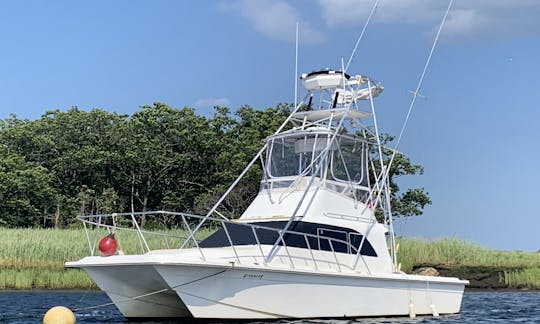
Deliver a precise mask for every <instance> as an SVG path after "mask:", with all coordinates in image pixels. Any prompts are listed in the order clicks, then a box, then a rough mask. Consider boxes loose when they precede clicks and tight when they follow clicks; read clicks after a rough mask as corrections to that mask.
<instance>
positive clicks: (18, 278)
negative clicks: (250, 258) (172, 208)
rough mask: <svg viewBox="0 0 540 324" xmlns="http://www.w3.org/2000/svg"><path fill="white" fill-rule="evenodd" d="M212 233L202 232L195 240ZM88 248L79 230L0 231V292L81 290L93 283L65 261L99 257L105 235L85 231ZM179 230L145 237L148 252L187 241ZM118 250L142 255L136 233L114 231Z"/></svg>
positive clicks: (176, 246) (142, 249)
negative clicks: (4, 290)
mask: <svg viewBox="0 0 540 324" xmlns="http://www.w3.org/2000/svg"><path fill="white" fill-rule="evenodd" d="M212 232H213V230H212V229H202V230H201V231H200V232H199V233H198V234H197V235H196V238H197V239H199V240H200V239H203V238H205V237H207V236H208V235H210V234H211V233H212ZM88 233H89V238H90V245H89V243H88V240H87V239H86V234H85V231H84V230H83V229H65V230H55V229H27V228H25V229H6V228H0V289H85V288H89V287H90V286H91V285H92V283H93V281H92V280H91V279H90V277H89V276H88V275H87V274H86V273H85V272H84V271H81V270H78V269H65V268H64V263H65V262H66V261H75V260H78V259H80V258H83V257H85V256H88V255H90V247H95V248H94V255H99V251H98V249H97V244H98V242H99V240H100V239H101V238H103V237H104V236H106V235H107V234H108V232H107V231H106V230H104V229H95V230H89V231H88ZM187 234H188V233H187V232H186V231H183V230H167V231H160V232H157V231H156V232H150V233H146V234H145V239H146V241H147V244H148V246H149V247H150V248H151V249H167V248H178V247H179V246H180V244H181V243H182V242H183V241H184V239H185V238H186V237H187ZM115 235H116V237H117V241H118V242H119V249H121V250H122V251H123V252H124V253H125V254H139V253H144V252H145V250H144V248H145V244H144V242H142V241H141V240H140V238H139V236H138V234H137V232H127V231H118V232H117V233H116V234H115Z"/></svg>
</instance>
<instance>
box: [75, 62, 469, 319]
mask: <svg viewBox="0 0 540 324" xmlns="http://www.w3.org/2000/svg"><path fill="white" fill-rule="evenodd" d="M301 80H302V83H303V85H304V88H305V89H306V90H307V95H306V96H305V98H304V100H303V101H302V102H301V103H300V104H298V105H297V106H296V107H295V109H294V110H293V112H292V113H291V115H290V116H289V117H288V118H287V119H286V120H285V122H284V123H283V124H282V125H281V127H280V128H279V129H278V130H277V131H276V132H275V134H274V135H272V136H270V137H268V138H267V139H266V140H265V144H264V146H263V147H262V148H261V150H260V151H259V153H258V154H257V155H256V156H255V157H254V158H253V160H252V161H251V162H250V163H249V165H248V166H247V167H246V169H245V170H244V172H242V174H241V175H240V177H239V178H238V179H237V180H236V181H235V182H234V183H233V184H232V185H231V187H230V188H229V189H228V190H227V192H226V193H225V194H224V195H223V196H222V197H221V199H219V201H218V202H217V203H216V205H215V206H214V207H213V208H212V209H211V210H210V211H209V212H208V213H207V214H206V215H202V216H198V215H189V214H185V213H175V212H165V211H158V212H146V213H127V214H112V215H99V216H95V215H93V216H83V217H79V219H80V220H81V221H83V222H84V224H85V228H87V229H88V234H87V238H88V243H89V246H90V250H91V256H88V257H85V258H83V259H81V260H79V261H75V262H67V263H66V267H70V268H81V269H84V270H85V271H86V272H88V274H89V275H90V276H91V277H92V279H93V280H94V281H95V282H96V283H97V285H98V286H99V287H100V288H101V289H102V290H103V291H105V292H106V293H107V294H108V296H109V297H110V298H111V300H112V301H113V302H114V303H115V305H116V306H117V307H118V309H119V310H120V311H121V312H122V314H123V315H124V316H125V317H126V318H140V317H144V318H149V317H151V318H162V317H177V318H178V317H186V318H197V319H208V318H217V319H275V318H335V317H366V316H369V317H373V316H411V317H414V316H416V315H434V316H438V314H453V313H458V312H459V311H460V306H461V299H462V295H463V290H464V286H465V285H466V284H467V283H468V281H466V280H459V279H457V278H446V277H431V276H421V275H412V274H406V273H404V272H402V271H400V265H399V264H398V263H397V258H396V253H397V251H396V242H395V240H394V231H393V226H392V215H391V206H390V196H389V188H388V185H387V184H388V172H386V170H388V169H389V166H388V165H387V161H386V159H384V158H383V156H382V150H383V148H382V144H381V143H380V140H379V134H378V127H377V124H376V116H375V109H374V97H376V96H377V95H379V94H380V93H381V91H382V90H383V87H382V85H381V84H380V83H378V82H376V81H374V80H372V79H370V78H369V77H366V76H363V75H355V76H349V75H347V74H345V73H343V72H340V71H332V70H324V71H317V72H312V73H309V74H304V75H302V77H301ZM306 102H307V103H306ZM363 106H365V107H367V108H368V109H367V110H362V109H361V108H363ZM259 162H260V163H261V167H262V170H263V179H262V181H261V186H260V191H259V193H258V195H257V196H256V198H255V199H254V200H253V202H252V203H251V204H250V205H249V207H248V208H247V209H246V210H245V211H244V212H243V213H242V214H241V215H237V216H240V217H238V218H237V219H228V218H226V217H225V216H224V215H223V212H220V208H222V203H223V201H224V199H225V198H226V197H227V195H229V194H230V193H231V191H232V190H234V189H235V186H236V185H237V184H238V183H239V181H240V179H242V177H243V176H244V175H245V174H246V172H247V171H248V170H249V169H250V168H252V167H254V166H255V164H256V163H259ZM381 166H382V167H381ZM141 217H145V219H147V220H148V219H149V218H150V217H159V218H161V219H163V218H164V217H169V218H175V219H176V223H177V224H178V226H179V227H181V228H182V230H183V232H184V233H188V235H187V237H185V236H184V238H182V239H180V240H178V241H176V242H174V245H172V246H173V247H174V248H162V247H161V246H160V247H157V248H156V247H151V244H153V242H159V241H160V240H157V239H155V237H156V236H157V237H159V238H162V239H165V240H169V241H168V242H169V243H171V242H172V240H173V239H175V238H176V237H175V236H174V235H173V234H172V232H171V231H169V232H163V233H158V232H156V231H145V230H143V229H141V228H140V226H139V224H140V221H139V218H141ZM169 223H171V222H170V221H169ZM126 224H130V226H128V225H126ZM99 228H102V229H103V228H105V229H107V231H109V232H115V233H116V237H117V238H118V240H119V243H120V244H121V242H122V239H127V235H129V234H132V235H134V236H136V237H137V239H138V240H139V241H140V243H141V244H140V245H141V248H142V252H140V253H127V252H126V251H124V252H120V251H117V252H116V253H115V254H114V255H111V256H101V255H96V254H98V253H97V252H96V242H97V239H95V240H94V239H92V237H93V235H95V234H96V233H103V230H102V231H100V230H99ZM208 228H212V229H215V231H214V232H213V234H211V235H209V236H208V237H206V238H205V239H203V240H198V239H197V237H199V236H198V233H200V232H201V231H202V230H206V231H208ZM121 232H126V233H121ZM99 235H102V234H99ZM122 235H124V236H122ZM176 239H177V238H176ZM162 241H163V240H161V242H162ZM178 247H179V248H178Z"/></svg>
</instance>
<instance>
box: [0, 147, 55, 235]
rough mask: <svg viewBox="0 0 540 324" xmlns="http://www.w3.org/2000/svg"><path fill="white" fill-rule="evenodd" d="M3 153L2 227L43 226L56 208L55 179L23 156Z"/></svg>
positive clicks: (0, 162) (0, 173) (0, 155)
mask: <svg viewBox="0 0 540 324" xmlns="http://www.w3.org/2000/svg"><path fill="white" fill-rule="evenodd" d="M0 151H1V153H0V201H2V203H1V204H0V225H3V226H9V227H29V226H41V225H43V224H44V223H46V221H47V218H48V216H50V215H51V213H54V209H55V207H56V199H57V197H56V196H57V192H56V191H55V189H54V188H53V186H52V178H51V176H50V175H49V174H48V172H47V170H46V169H45V168H44V167H42V166H38V165H36V164H34V163H32V162H27V161H25V159H24V157H22V156H21V155H18V154H16V153H9V152H6V150H5V149H2V150H0Z"/></svg>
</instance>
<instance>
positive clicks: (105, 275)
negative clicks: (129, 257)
mask: <svg viewBox="0 0 540 324" xmlns="http://www.w3.org/2000/svg"><path fill="white" fill-rule="evenodd" d="M80 268H82V269H84V270H85V271H86V272H87V273H88V274H89V275H90V277H92V279H93V280H94V281H95V282H96V284H97V285H98V286H99V288H101V290H103V291H104V292H105V293H107V295H108V296H109V298H110V299H111V300H112V302H113V303H114V304H115V305H116V307H117V308H118V310H119V311H120V312H121V313H122V315H123V316H124V317H126V318H178V317H192V315H191V314H190V313H189V311H188V309H187V308H186V307H185V305H184V304H183V303H182V300H180V298H179V297H178V295H177V294H176V293H174V291H172V290H170V289H169V287H168V286H167V284H166V283H165V281H163V279H162V278H161V276H160V275H159V274H158V273H157V272H156V271H155V269H154V268H153V267H152V266H151V265H113V266H110V265H104V266H82V267H80Z"/></svg>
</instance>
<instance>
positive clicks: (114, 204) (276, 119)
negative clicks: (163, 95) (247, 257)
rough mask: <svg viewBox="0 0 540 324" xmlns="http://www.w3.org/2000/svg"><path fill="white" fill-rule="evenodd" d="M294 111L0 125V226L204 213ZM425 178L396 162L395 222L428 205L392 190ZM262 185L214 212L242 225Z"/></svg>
mask: <svg viewBox="0 0 540 324" xmlns="http://www.w3.org/2000/svg"><path fill="white" fill-rule="evenodd" d="M290 111H291V106H290V105H286V104H279V105H277V106H276V107H274V108H267V109H264V110H258V109H254V108H251V107H249V106H242V107H240V108H239V109H238V110H237V111H235V112H231V111H230V110H229V109H228V108H226V107H216V108H215V113H214V115H213V116H212V117H205V116H200V115H197V114H196V113H195V111H194V110H193V109H192V108H189V107H185V108H182V109H174V108H172V107H169V106H167V105H165V104H163V103H154V104H153V105H151V106H143V107H142V108H141V109H139V110H138V111H137V112H135V113H134V114H133V115H131V116H127V115H120V114H117V113H111V112H107V111H104V110H101V109H93V110H90V111H83V110H80V109H78V108H77V107H72V108H71V109H69V110H67V111H60V110H53V111H47V112H46V113H45V114H44V115H43V116H42V117H41V118H39V119H37V120H33V121H31V120H21V119H18V118H17V117H16V116H11V117H10V118H6V119H5V120H0V144H2V146H1V148H0V153H1V155H0V198H2V202H3V204H2V205H0V226H12V227H15V226H17V227H20V226H23V227H25V226H44V227H70V226H77V225H76V222H75V216H76V215H77V214H100V213H111V212H113V211H117V212H126V211H132V210H134V211H145V210H159V209H164V210H175V211H187V212H193V213H206V212H207V211H208V210H209V208H211V206H212V205H213V204H214V203H215V202H216V201H217V200H218V199H219V197H220V196H221V195H222V194H223V192H224V191H225V190H226V189H227V187H228V186H229V185H230V184H231V183H232V181H234V179H235V178H236V177H237V176H238V175H239V174H240V173H241V172H242V170H243V169H244V167H245V166H246V165H247V164H248V163H249V161H250V160H251V159H252V158H253V156H254V155H255V154H256V153H257V152H258V151H259V149H260V148H261V146H262V143H263V140H264V138H266V137H267V136H269V135H271V134H273V133H274V132H275V131H276V129H277V128H278V127H279V126H280V125H281V124H282V123H283V121H284V120H285V119H286V118H287V116H288V115H289V114H290ZM388 140H390V138H389V137H388V138H386V139H385V141H388ZM385 153H386V157H388V152H385ZM421 171H422V169H421V167H420V166H418V165H413V164H411V163H410V161H409V159H408V158H407V157H405V156H403V155H399V156H398V157H397V158H396V161H395V163H394V165H393V168H392V182H391V186H392V198H393V203H394V210H395V211H397V213H398V214H402V215H406V216H409V215H417V214H420V213H421V212H422V208H423V207H424V206H425V205H426V204H428V203H430V201H429V198H428V197H427V195H426V194H425V193H424V191H423V189H411V190H409V191H406V192H405V193H403V194H401V193H399V188H398V187H397V185H396V183H395V182H394V179H395V178H397V177H399V176H402V175H406V174H417V173H421ZM261 177H262V170H261V168H260V166H259V165H257V164H255V165H254V167H253V168H252V169H250V170H249V172H248V173H247V174H246V176H245V177H244V179H243V180H242V181H241V182H240V183H239V184H238V186H237V187H236V189H235V190H234V191H233V192H232V193H231V194H230V195H229V196H228V197H227V199H226V200H225V201H224V203H223V207H224V208H223V209H222V210H220V211H221V212H222V213H224V214H225V215H227V216H229V217H232V218H236V217H238V216H239V215H240V213H241V212H242V211H243V210H244V209H245V208H246V207H247V205H248V204H249V202H250V201H251V200H252V199H253V198H254V196H255V195H256V194H257V192H258V189H259V183H260V179H261ZM143 222H144V219H143Z"/></svg>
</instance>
